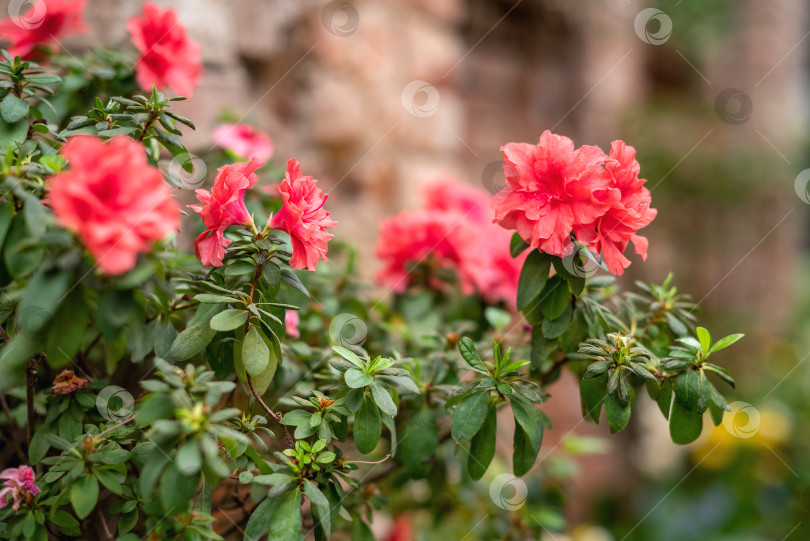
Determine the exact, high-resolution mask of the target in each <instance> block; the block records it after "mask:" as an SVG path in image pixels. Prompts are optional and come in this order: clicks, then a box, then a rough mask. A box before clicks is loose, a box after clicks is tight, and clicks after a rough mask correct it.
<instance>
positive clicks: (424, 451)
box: [397, 406, 439, 479]
mask: <svg viewBox="0 0 810 541" xmlns="http://www.w3.org/2000/svg"><path fill="white" fill-rule="evenodd" d="M438 447H439V427H438V425H437V424H436V416H435V413H434V412H433V410H432V409H430V408H429V407H427V406H424V407H423V408H422V409H421V410H419V412H418V413H417V414H416V415H414V416H413V417H412V418H411V420H410V421H408V424H407V425H406V426H405V432H404V434H403V436H402V442H401V443H400V445H399V449H398V450H397V458H398V459H399V460H401V461H402V463H403V464H404V465H405V471H407V472H408V475H409V476H410V477H411V478H412V479H419V478H423V477H427V475H428V473H429V472H430V469H431V466H432V464H431V463H429V461H430V459H431V458H433V457H434V456H435V455H436V449H438Z"/></svg>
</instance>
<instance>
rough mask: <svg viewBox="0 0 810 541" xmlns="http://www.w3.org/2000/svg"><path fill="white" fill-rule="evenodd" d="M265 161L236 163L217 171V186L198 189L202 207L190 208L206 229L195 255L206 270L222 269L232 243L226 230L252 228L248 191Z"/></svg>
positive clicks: (198, 239) (255, 160) (195, 243)
mask: <svg viewBox="0 0 810 541" xmlns="http://www.w3.org/2000/svg"><path fill="white" fill-rule="evenodd" d="M261 166H262V162H260V161H259V160H257V159H255V158H254V159H251V160H250V162H237V163H233V164H229V165H223V166H222V167H220V168H219V169H217V177H216V179H214V187H213V188H212V189H211V192H209V191H208V190H202V189H200V190H197V191H196V193H197V199H198V200H199V201H200V203H202V205H189V208H191V209H192V210H194V211H195V212H196V213H197V214H199V215H200V218H201V219H202V223H203V225H204V226H205V227H206V229H205V231H203V232H202V233H201V234H200V235H199V236H198V237H197V238H196V239H195V240H194V254H195V255H196V256H197V258H199V260H200V261H202V264H203V265H205V266H206V267H219V266H221V265H222V258H224V257H225V248H227V247H228V246H229V245H230V244H231V241H230V239H227V238H225V230H226V229H227V228H228V227H229V226H232V225H249V224H252V223H253V218H252V217H251V216H250V213H249V212H248V210H247V207H246V206H245V191H246V190H248V189H250V188H252V187H253V185H254V184H256V181H257V180H258V177H256V174H255V171H256V170H257V169H259V168H260V167H261Z"/></svg>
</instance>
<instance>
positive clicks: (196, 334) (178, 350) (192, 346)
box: [168, 321, 217, 361]
mask: <svg viewBox="0 0 810 541" xmlns="http://www.w3.org/2000/svg"><path fill="white" fill-rule="evenodd" d="M216 334H217V332H216V331H215V330H213V329H212V328H211V327H210V326H209V324H208V321H205V322H201V323H197V324H194V325H189V326H188V327H186V328H185V329H184V330H183V332H181V333H180V334H178V335H177V338H175V339H174V342H172V347H171V348H169V354H168V356H169V358H170V359H172V360H174V361H185V360H186V359H190V358H191V357H193V356H195V355H197V354H198V353H200V352H201V351H202V350H204V349H205V347H206V346H207V345H208V344H209V343H210V342H211V340H212V339H213V338H214V336H216Z"/></svg>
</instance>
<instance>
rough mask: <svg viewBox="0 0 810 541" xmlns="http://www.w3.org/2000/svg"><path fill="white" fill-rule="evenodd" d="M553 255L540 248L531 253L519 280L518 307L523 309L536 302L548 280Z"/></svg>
mask: <svg viewBox="0 0 810 541" xmlns="http://www.w3.org/2000/svg"><path fill="white" fill-rule="evenodd" d="M550 272H551V256H550V255H548V254H546V253H542V252H540V251H538V250H533V251H532V252H531V253H529V255H528V257H527V258H526V261H524V262H523V269H522V270H521V271H520V278H519V280H518V293H517V309H518V310H520V311H523V310H524V309H525V308H526V307H528V306H529V305H531V304H532V303H533V302H535V301H536V300H537V299H538V297H539V296H540V292H541V291H542V290H543V287H544V286H545V285H546V282H547V281H548V275H549V273H550Z"/></svg>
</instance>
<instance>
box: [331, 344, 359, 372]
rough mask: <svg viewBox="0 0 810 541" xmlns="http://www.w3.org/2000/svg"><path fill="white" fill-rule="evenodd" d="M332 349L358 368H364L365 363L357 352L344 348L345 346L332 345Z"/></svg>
mask: <svg viewBox="0 0 810 541" xmlns="http://www.w3.org/2000/svg"><path fill="white" fill-rule="evenodd" d="M332 351H334V352H335V353H337V354H338V355H340V356H341V357H343V358H344V359H346V360H347V361H349V362H350V363H352V364H353V365H354V366H356V367H357V368H363V367H364V364H363V361H362V360H361V359H360V357H358V356H357V354H356V353H355V352H353V351H351V350H349V349H346V348H344V347H343V346H332Z"/></svg>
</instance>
